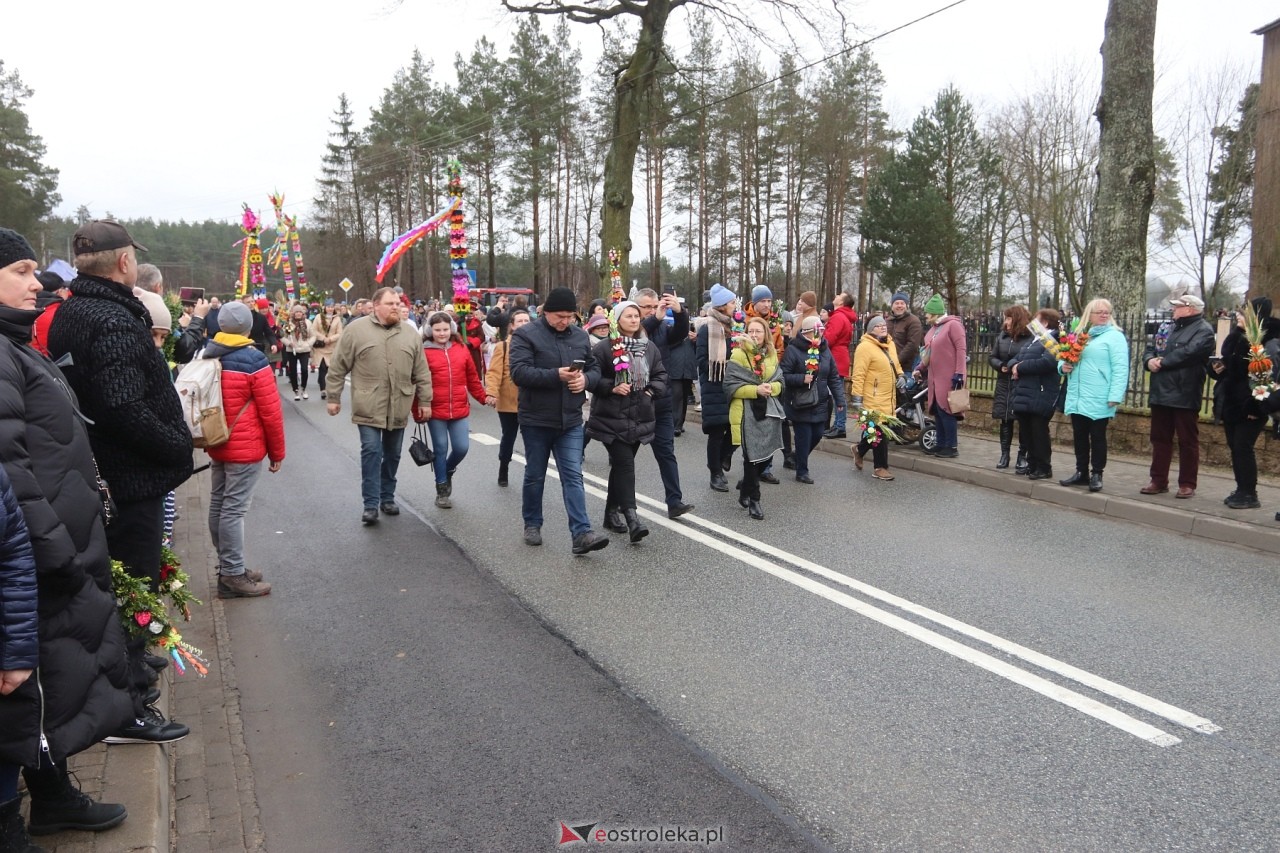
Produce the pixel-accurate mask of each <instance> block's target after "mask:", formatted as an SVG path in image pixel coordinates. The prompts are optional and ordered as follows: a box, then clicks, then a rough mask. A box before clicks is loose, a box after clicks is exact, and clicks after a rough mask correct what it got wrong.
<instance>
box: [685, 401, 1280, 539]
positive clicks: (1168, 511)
mask: <svg viewBox="0 0 1280 853" xmlns="http://www.w3.org/2000/svg"><path fill="white" fill-rule="evenodd" d="M686 420H687V421H691V422H697V423H701V420H702V418H701V415H700V414H698V413H696V412H694V410H693V409H690V410H689V412H688V414H687V416H686ZM692 435H695V436H696V435H697V434H696V433H692ZM961 437H962V441H961V453H962V458H963V459H970V458H976V456H977V455H978V454H979V453H980V452H975V451H974V450H973V449H972V446H973V445H977V444H981V445H983V446H984V447H985V446H988V445H989V446H993V447H994V446H995V445H996V442H995V441H994V440H993V439H992V438H989V437H985V436H981V435H975V434H971V433H967V432H962V433H961ZM894 449H895V452H894V453H893V454H892V458H891V460H890V464H891V467H893V468H894V469H896V470H903V471H914V472H917V473H920V474H929V475H931V476H934V477H941V478H943V479H946V480H954V481H956V482H960V483H968V484H969V485H973V486H980V487H982V488H984V489H992V490H994V491H998V492H1004V493H1005V494H1010V495H1017V496H1019V497H1024V498H1029V499H1030V500H1034V501H1041V502H1043V503H1049V504H1055V505H1057V506H1062V507H1069V508H1071V509H1078V510H1082V511H1084V512H1092V513H1097V514H1098V515H1103V516H1106V517H1108V518H1114V519H1117V520H1119V521H1126V522H1131V523H1137V524H1144V525H1147V526H1148V527H1155V528H1158V529H1161V530H1169V531H1172V532H1175V533H1181V534H1184V535H1187V536H1195V537H1197V538H1200V539H1208V540H1211V541H1214V542H1225V543H1229V544H1232V545H1241V546H1243V547H1245V548H1253V549H1255V550H1258V551H1264V552H1267V553H1270V554H1280V525H1276V526H1274V527H1272V526H1270V525H1271V513H1270V512H1269V511H1268V512H1266V513H1265V515H1263V514H1262V513H1259V514H1258V515H1256V516H1252V518H1254V519H1256V520H1253V521H1239V520H1236V519H1234V518H1223V517H1221V516H1218V515H1215V514H1213V513H1212V511H1205V510H1203V509H1198V508H1197V505H1196V501H1172V500H1171V501H1170V502H1169V503H1168V504H1165V503H1162V502H1160V499H1153V500H1141V499H1138V498H1130V497H1124V496H1120V495H1117V494H1115V489H1116V488H1121V489H1124V488H1130V487H1132V489H1133V491H1134V492H1135V493H1136V491H1137V487H1136V486H1132V483H1133V482H1145V481H1146V480H1147V475H1146V473H1145V472H1146V468H1147V466H1148V465H1149V464H1150V463H1149V460H1145V459H1136V458H1124V457H1119V456H1117V455H1115V454H1113V455H1112V458H1111V460H1110V461H1109V462H1108V466H1107V472H1106V478H1107V486H1106V487H1105V488H1104V490H1103V491H1101V492H1090V491H1088V490H1087V489H1083V488H1076V487H1069V486H1061V485H1059V484H1058V482H1057V480H1056V479H1049V480H1037V481H1031V480H1028V479H1027V478H1026V477H1020V476H1018V475H1017V474H1015V473H1014V472H1013V469H1011V468H1009V469H995V468H987V467H980V466H977V465H974V464H972V463H970V462H967V461H953V460H950V459H938V458H937V457H934V456H925V455H922V454H921V453H920V452H919V451H916V450H914V449H909V448H906V447H902V448H898V447H896V446H895V448H894ZM1056 449H1057V450H1058V451H1059V452H1061V450H1062V449H1061V448H1056ZM817 450H818V451H819V452H822V453H826V454H829V455H831V456H835V457H837V458H840V459H845V460H850V464H852V460H851V458H850V451H849V439H827V440H824V441H823V442H822V443H820V444H819V445H818V447H817ZM992 458H993V459H994V454H992ZM1059 461H1061V460H1059ZM1113 468H1115V469H1121V468H1123V469H1125V470H1123V471H1122V472H1121V471H1117V473H1118V474H1119V476H1113V471H1112V469H1113ZM1200 476H1201V480H1202V481H1204V482H1202V485H1201V489H1200V490H1201V491H1202V492H1203V491H1206V489H1207V488H1208V481H1209V480H1211V479H1213V478H1215V477H1216V478H1217V479H1219V480H1221V481H1222V484H1221V487H1222V489H1223V493H1224V494H1225V490H1226V489H1228V488H1230V486H1231V485H1233V484H1232V482H1231V479H1230V477H1229V476H1227V475H1225V474H1215V473H1213V472H1212V471H1211V470H1210V469H1208V468H1206V467H1205V466H1201V471H1200ZM1135 477H1137V478H1138V479H1137V480H1134V478H1135ZM1117 481H1122V482H1117ZM1269 488H1271V490H1272V491H1273V492H1274V491H1275V489H1274V487H1269ZM1263 491H1264V484H1262V483H1260V484H1259V494H1260V495H1261V494H1262V492H1263ZM1166 497H1170V496H1166ZM1197 500H1203V499H1197ZM1265 502H1266V499H1265V498H1264V503H1265Z"/></svg>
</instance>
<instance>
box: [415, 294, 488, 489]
mask: <svg viewBox="0 0 1280 853" xmlns="http://www.w3.org/2000/svg"><path fill="white" fill-rule="evenodd" d="M427 328H428V337H427V341H426V344H425V346H424V351H425V353H426V356H427V367H429V368H430V369H431V388H432V396H431V419H430V420H429V421H427V429H429V430H430V431H431V449H432V450H434V451H435V454H436V463H435V466H436V506H438V507H441V508H442V509H448V508H449V507H451V506H453V502H452V501H451V500H450V496H451V495H452V493H453V472H454V471H456V470H457V469H458V465H459V464H460V463H461V462H462V460H463V459H465V458H466V456H467V451H468V450H469V449H470V447H471V439H470V437H469V436H468V433H467V428H468V422H467V416H468V415H470V414H471V403H470V402H469V401H468V400H467V393H468V392H470V394H471V396H472V397H474V398H475V399H476V402H478V403H484V399H485V393H484V384H483V383H482V382H481V381H480V373H479V371H477V370H476V363H475V361H473V360H472V358H471V353H470V352H469V351H468V349H467V345H466V343H465V342H464V341H463V339H462V336H461V335H460V334H458V331H457V326H456V325H455V324H454V321H453V318H452V317H450V316H449V315H448V314H446V313H445V312H443V311H437V312H436V313H435V314H432V315H431V317H430V318H428V320H427Z"/></svg>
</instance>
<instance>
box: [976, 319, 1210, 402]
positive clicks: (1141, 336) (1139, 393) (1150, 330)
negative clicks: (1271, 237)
mask: <svg viewBox="0 0 1280 853" xmlns="http://www.w3.org/2000/svg"><path fill="white" fill-rule="evenodd" d="M1172 318H1173V314H1172V313H1171V312H1168V311H1161V312H1155V311H1148V312H1144V313H1141V314H1136V315H1129V316H1115V317H1113V318H1112V321H1113V322H1114V323H1115V324H1116V325H1117V326H1119V327H1120V328H1121V330H1123V331H1124V336H1125V340H1127V341H1128V342H1129V389H1128V391H1127V392H1126V393H1125V398H1124V408H1127V409H1136V410H1140V411H1146V410H1147V408H1148V404H1147V397H1148V379H1149V378H1150V375H1151V374H1149V373H1147V371H1146V370H1145V369H1143V366H1142V353H1143V351H1144V350H1145V349H1146V348H1147V346H1149V345H1150V344H1151V342H1152V340H1153V339H1154V338H1155V334H1156V332H1157V331H1158V330H1159V329H1160V324H1161V323H1164V322H1165V321H1166V320H1170V319H1172ZM961 319H962V320H963V321H964V328H965V334H966V337H967V344H968V347H969V387H970V389H972V390H973V391H976V392H978V393H986V394H993V393H995V387H996V371H995V369H994V368H993V367H992V366H991V363H990V361H988V359H989V357H990V356H991V350H992V348H993V347H994V345H995V340H996V338H997V337H998V336H999V335H1000V328H1001V324H1002V323H1003V322H1004V317H1003V316H1002V315H971V316H967V317H962V318H961ZM1073 319H1074V318H1071V317H1067V318H1064V319H1063V328H1069V327H1070V324H1071V322H1073ZM1210 321H1211V322H1212V319H1210ZM1200 412H1201V414H1203V415H1205V416H1209V415H1211V414H1212V412H1213V384H1212V383H1210V382H1206V383H1205V389H1204V397H1203V400H1202V403H1201V407H1200Z"/></svg>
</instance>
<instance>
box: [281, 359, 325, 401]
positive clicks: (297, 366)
mask: <svg viewBox="0 0 1280 853" xmlns="http://www.w3.org/2000/svg"><path fill="white" fill-rule="evenodd" d="M284 365H285V367H286V368H288V370H289V387H290V388H292V389H293V393H295V394H297V393H298V381H299V380H298V374H299V373H301V374H302V380H301V381H302V390H303V391H305V390H307V374H308V373H310V372H311V353H309V352H293V351H292V350H290V351H288V352H286V353H285V354H284ZM320 384H321V385H323V384H324V380H323V379H322V380H320Z"/></svg>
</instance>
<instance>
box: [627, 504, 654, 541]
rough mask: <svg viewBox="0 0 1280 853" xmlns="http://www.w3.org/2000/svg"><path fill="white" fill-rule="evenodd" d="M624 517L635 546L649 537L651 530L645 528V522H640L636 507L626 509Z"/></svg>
mask: <svg viewBox="0 0 1280 853" xmlns="http://www.w3.org/2000/svg"><path fill="white" fill-rule="evenodd" d="M622 517H623V518H624V519H626V521H627V533H629V534H630V535H631V543H632V544H633V545H634V544H635V543H636V542H639V541H640V540H641V539H643V538H644V537H646V536H648V535H649V528H647V527H645V526H644V522H642V521H641V520H640V516H638V515H636V509H635V507H631V508H630V509H624V510H623V511H622Z"/></svg>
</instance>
